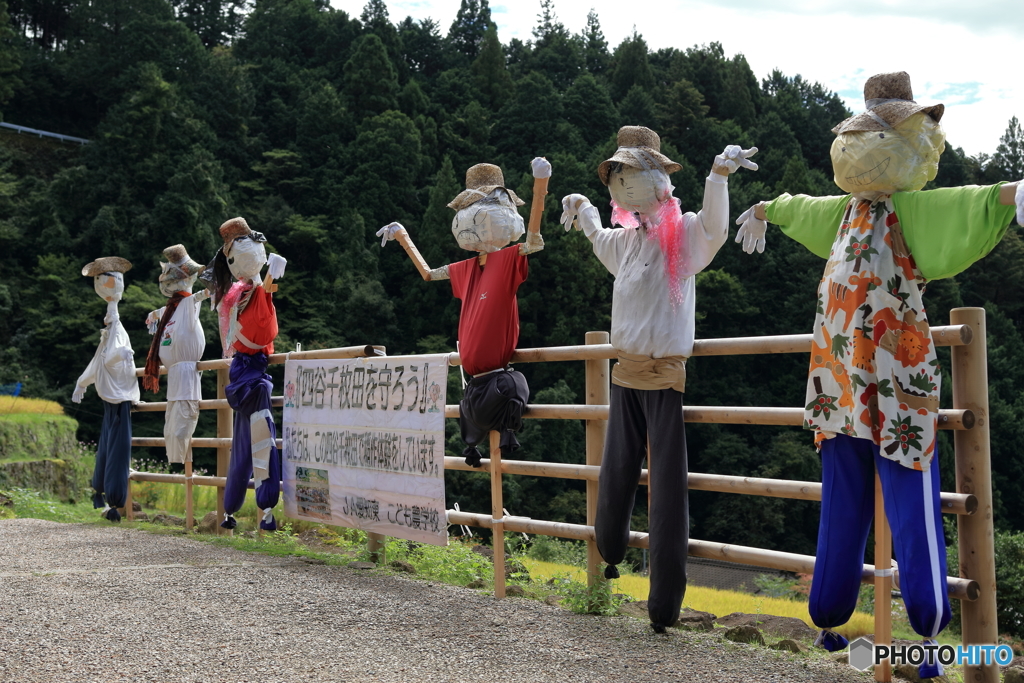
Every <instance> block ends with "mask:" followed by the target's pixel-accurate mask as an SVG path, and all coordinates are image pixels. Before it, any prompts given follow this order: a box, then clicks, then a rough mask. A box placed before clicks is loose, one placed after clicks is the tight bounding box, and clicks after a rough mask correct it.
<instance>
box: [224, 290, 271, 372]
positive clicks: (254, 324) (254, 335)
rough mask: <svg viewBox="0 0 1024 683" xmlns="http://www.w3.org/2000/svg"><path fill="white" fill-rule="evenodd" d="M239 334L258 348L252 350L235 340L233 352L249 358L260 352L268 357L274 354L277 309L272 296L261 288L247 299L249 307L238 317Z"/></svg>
mask: <svg viewBox="0 0 1024 683" xmlns="http://www.w3.org/2000/svg"><path fill="white" fill-rule="evenodd" d="M238 324H239V325H241V330H239V332H240V334H242V335H243V336H244V337H245V338H246V339H248V340H249V341H251V342H252V343H253V344H258V345H259V346H260V348H258V349H253V348H250V347H248V346H246V345H245V344H243V343H242V342H240V341H239V340H237V339H236V340H235V343H234V347H235V351H238V352H240V353H247V354H249V355H250V356H251V355H252V354H254V353H259V352H260V351H262V352H263V353H265V354H267V355H268V356H269V355H270V354H272V353H274V339H275V338H276V337H277V309H276V308H274V299H273V296H272V295H271V294H270V292H268V291H267V290H265V289H263V288H262V287H257V288H256V291H254V292H253V293H252V298H250V299H249V305H248V306H246V307H245V310H244V311H242V312H241V313H240V314H239V316H238Z"/></svg>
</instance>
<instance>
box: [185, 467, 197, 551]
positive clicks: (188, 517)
mask: <svg viewBox="0 0 1024 683" xmlns="http://www.w3.org/2000/svg"><path fill="white" fill-rule="evenodd" d="M193 526H195V509H194V507H193V503H192V449H191V448H189V449H188V457H187V458H186V459H185V529H186V530H187V531H192V527H193Z"/></svg>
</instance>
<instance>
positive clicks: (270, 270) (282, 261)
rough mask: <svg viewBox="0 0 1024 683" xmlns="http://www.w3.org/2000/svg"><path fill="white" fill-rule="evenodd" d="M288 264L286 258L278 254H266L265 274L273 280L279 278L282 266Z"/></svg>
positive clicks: (282, 271) (282, 273)
mask: <svg viewBox="0 0 1024 683" xmlns="http://www.w3.org/2000/svg"><path fill="white" fill-rule="evenodd" d="M287 265H288V259H286V258H285V257H284V256H281V255H280V254H270V255H269V256H267V274H268V275H269V276H270V277H272V278H274V279H275V280H280V279H281V277H282V276H283V275H284V267H285V266H287Z"/></svg>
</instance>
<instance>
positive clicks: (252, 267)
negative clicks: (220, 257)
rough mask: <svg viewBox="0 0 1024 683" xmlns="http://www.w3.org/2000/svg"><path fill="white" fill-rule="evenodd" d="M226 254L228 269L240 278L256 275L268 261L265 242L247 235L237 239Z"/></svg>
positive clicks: (245, 278) (250, 277)
mask: <svg viewBox="0 0 1024 683" xmlns="http://www.w3.org/2000/svg"><path fill="white" fill-rule="evenodd" d="M224 255H225V256H226V257H227V259H228V270H230V271H231V274H232V275H234V276H235V277H236V278H237V279H239V280H251V279H252V278H254V277H256V276H257V275H259V273H260V270H261V269H262V268H263V264H265V263H266V262H267V250H266V247H264V246H263V243H262V242H256V241H254V240H252V239H250V238H249V237H248V236H245V235H243V236H242V237H239V238H238V239H236V240H235V241H234V243H232V245H231V249H230V250H229V251H228V250H226V251H225V252H224Z"/></svg>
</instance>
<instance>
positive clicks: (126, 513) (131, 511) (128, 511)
mask: <svg viewBox="0 0 1024 683" xmlns="http://www.w3.org/2000/svg"><path fill="white" fill-rule="evenodd" d="M117 512H118V514H119V515H121V516H122V517H125V518H126V519H127V520H128V521H129V522H134V521H135V505H134V504H133V503H132V478H131V476H129V477H128V495H127V497H126V498H125V501H124V507H123V508H121V509H120V510H118V511H117Z"/></svg>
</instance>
